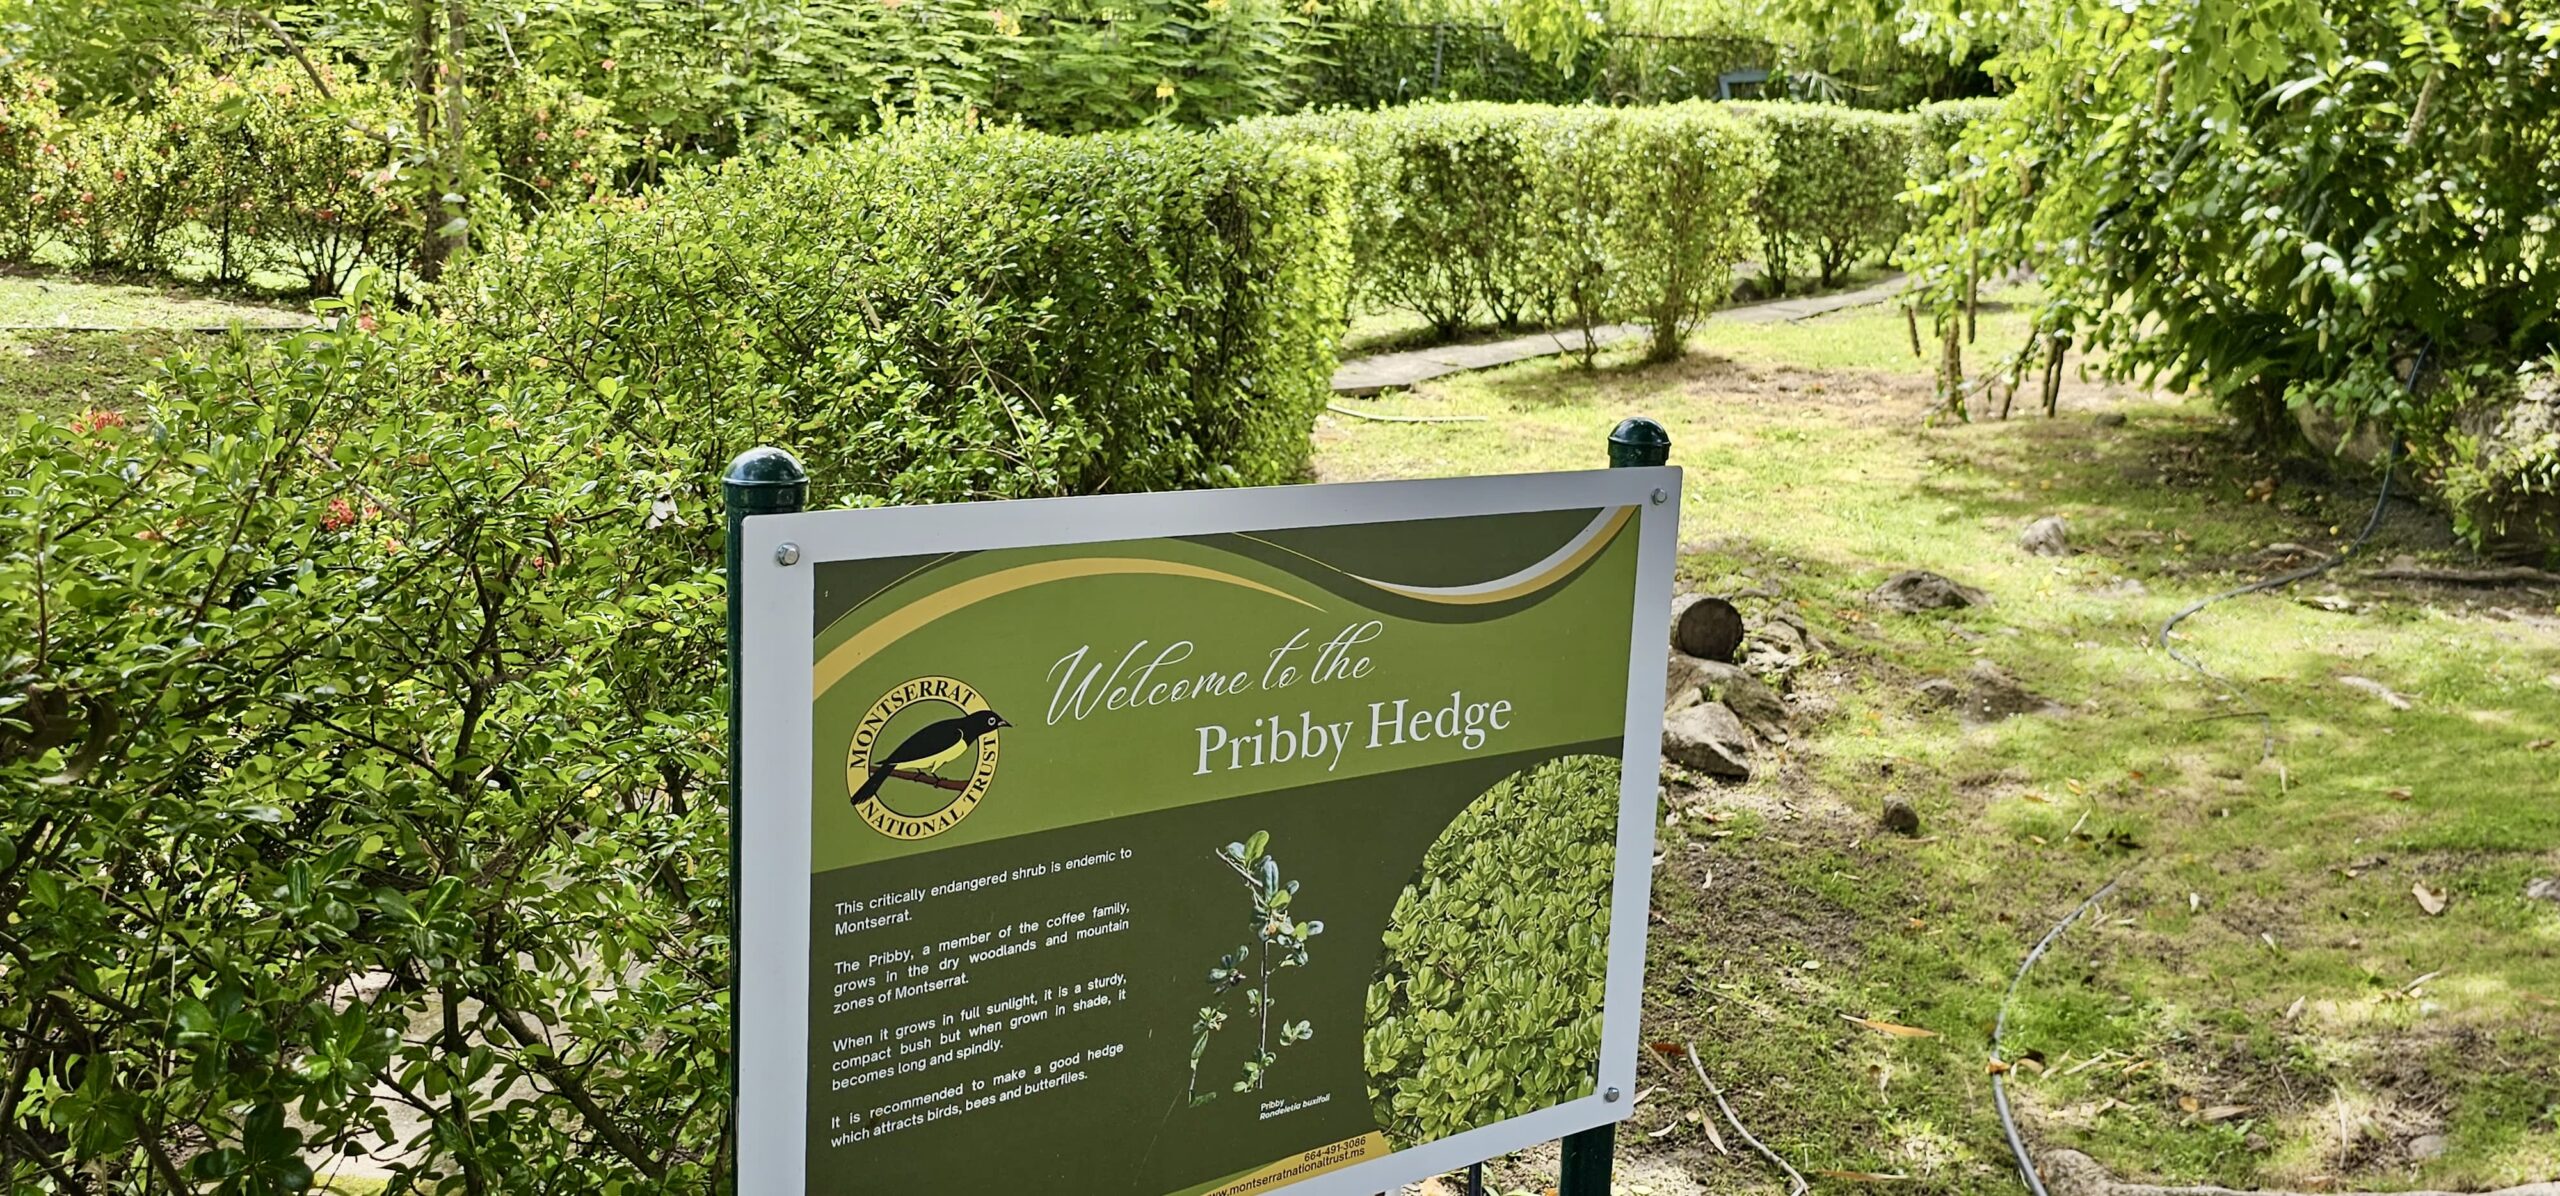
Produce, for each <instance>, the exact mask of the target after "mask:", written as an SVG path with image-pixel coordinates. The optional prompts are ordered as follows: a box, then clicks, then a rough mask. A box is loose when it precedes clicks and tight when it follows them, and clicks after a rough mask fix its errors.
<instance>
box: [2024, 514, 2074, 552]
mask: <svg viewBox="0 0 2560 1196" xmlns="http://www.w3.org/2000/svg"><path fill="white" fill-rule="evenodd" d="M2018 547H2020V548H2023V549H2026V550H2027V554H2028V555H2029V556H2069V555H2071V525H2070V524H2068V523H2065V522H2063V519H2062V516H2060V515H2047V516H2045V517H2044V518H2042V519H2039V520H2036V521H2035V522H2033V523H2030V524H2028V525H2027V530H2025V531H2023V532H2020V533H2018Z"/></svg>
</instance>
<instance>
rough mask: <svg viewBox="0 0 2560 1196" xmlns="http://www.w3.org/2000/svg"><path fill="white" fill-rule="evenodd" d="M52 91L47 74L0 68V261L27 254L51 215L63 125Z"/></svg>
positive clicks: (55, 198)
mask: <svg viewBox="0 0 2560 1196" xmlns="http://www.w3.org/2000/svg"><path fill="white" fill-rule="evenodd" d="M53 92H54V83H53V80H52V79H51V78H50V77H47V76H45V75H41V74H37V73H36V72H34V71H30V70H26V69H24V68H22V67H6V68H0V261H13V262H22V261H25V260H27V258H28V257H29V256H31V255H33V254H34V253H35V250H36V243H37V241H38V239H39V237H40V235H41V234H42V233H43V231H44V230H45V229H46V228H47V227H48V226H50V225H51V224H53V222H54V220H55V219H56V217H55V214H54V213H55V207H56V204H57V201H58V193H59V189H60V174H61V170H60V167H59V165H58V161H57V157H56V156H57V155H59V154H60V153H61V152H62V145H61V142H62V136H63V125H62V113H61V111H60V110H59V109H58V108H56V107H55V106H54V102H53Z"/></svg>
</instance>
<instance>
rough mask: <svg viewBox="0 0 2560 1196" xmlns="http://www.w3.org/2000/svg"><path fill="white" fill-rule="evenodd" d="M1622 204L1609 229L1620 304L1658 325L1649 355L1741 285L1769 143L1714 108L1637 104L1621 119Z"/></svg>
mask: <svg viewBox="0 0 2560 1196" xmlns="http://www.w3.org/2000/svg"><path fill="white" fill-rule="evenodd" d="M1612 125H1613V129H1612V133H1613V137H1612V140H1613V142H1614V143H1615V145H1616V147H1617V155H1618V161H1617V163H1616V164H1615V169H1614V171H1613V172H1612V174H1613V179H1612V181H1613V182H1614V183H1615V184H1616V194H1615V195H1614V196H1613V197H1612V199H1613V201H1614V204H1615V211H1614V212H1613V213H1612V215H1611V218H1610V219H1609V220H1608V221H1606V222H1605V224H1604V225H1603V228H1602V234H1603V235H1602V241H1603V244H1604V245H1605V246H1606V247H1607V250H1606V252H1607V254H1608V256H1609V258H1610V259H1611V260H1612V261H1613V262H1614V263H1615V265H1614V270H1613V273H1614V283H1615V285H1614V287H1613V288H1612V289H1613V290H1614V292H1615V293H1616V295H1617V296H1618V298H1617V302H1616V304H1615V308H1616V310H1619V311H1622V312H1626V313H1629V314H1632V315H1635V316H1638V317H1640V318H1641V319H1643V320H1644V321H1645V323H1646V324H1647V325H1648V326H1649V327H1650V328H1651V331H1652V342H1651V345H1650V347H1649V349H1648V351H1647V355H1646V360H1648V361H1669V360H1671V359H1672V358H1674V357H1677V356H1679V355H1680V343H1681V340H1682V338H1684V337H1686V336H1687V335H1688V334H1689V332H1690V330H1691V329H1693V328H1695V327H1696V326H1697V323H1698V321H1700V320H1703V319H1705V318H1706V316H1707V313H1708V312H1710V311H1712V310H1714V309H1715V306H1716V305H1717V304H1718V303H1721V302H1723V301H1724V299H1725V297H1726V296H1727V295H1729V294H1731V293H1732V291H1733V268H1734V266H1735V265H1736V264H1738V263H1740V262H1741V261H1742V258H1743V255H1744V254H1745V253H1747V252H1749V247H1750V244H1751V238H1752V221H1751V202H1752V197H1753V196H1754V195H1756V194H1758V193H1759V192H1760V191H1762V190H1763V189H1764V188H1765V186H1766V185H1767V183H1768V180H1769V178H1770V169H1771V163H1770V158H1769V150H1768V144H1767V143H1766V142H1765V141H1763V140H1762V139H1761V137H1760V136H1759V135H1758V134H1757V133H1756V132H1755V131H1754V130H1752V129H1749V128H1747V127H1745V126H1743V125H1742V124H1741V123H1740V122H1738V121H1736V120H1734V119H1733V118H1732V117H1730V116H1727V115H1725V114H1724V113H1723V112H1721V111H1719V110H1718V109H1717V108H1716V107H1715V106H1711V105H1705V104H1680V105H1673V106H1670V107H1665V108H1657V109H1651V110H1646V109H1635V110H1631V111H1627V112H1623V113H1621V114H1619V115H1618V116H1617V117H1616V118H1615V119H1614V120H1613V121H1612Z"/></svg>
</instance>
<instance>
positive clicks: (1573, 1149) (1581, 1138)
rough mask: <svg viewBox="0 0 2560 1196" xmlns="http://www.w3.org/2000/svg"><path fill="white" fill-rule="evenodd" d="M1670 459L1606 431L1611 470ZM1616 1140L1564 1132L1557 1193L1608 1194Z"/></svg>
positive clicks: (1626, 424)
mask: <svg viewBox="0 0 2560 1196" xmlns="http://www.w3.org/2000/svg"><path fill="white" fill-rule="evenodd" d="M1670 460H1671V433H1669V432H1667V431H1664V430H1663V427H1662V425H1661V424H1658V423H1655V422H1654V421H1652V420H1649V419H1646V418H1645V417H1643V416H1641V415H1639V416H1635V417H1633V418H1631V419H1627V420H1624V421H1622V422H1620V423H1619V424H1618V426H1617V427H1616V428H1615V429H1613V430H1611V431H1610V433H1609V467H1610V468H1611V469H1633V468H1642V467H1644V466H1649V465H1663V464H1667V463H1669V462H1670ZM1617 1143H1618V1127H1617V1124H1616V1123H1615V1122H1612V1123H1610V1124H1608V1125H1604V1126H1598V1127H1596V1128H1593V1129H1587V1130H1584V1131H1582V1132H1581V1133H1578V1134H1568V1135H1566V1136H1565V1140H1564V1152H1563V1153H1564V1165H1563V1167H1562V1169H1561V1173H1560V1174H1559V1175H1558V1176H1557V1180H1558V1182H1557V1184H1556V1193H1557V1196H1609V1175H1610V1172H1611V1170H1612V1169H1613V1167H1614V1161H1615V1160H1614V1155H1615V1154H1616V1149H1617Z"/></svg>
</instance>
